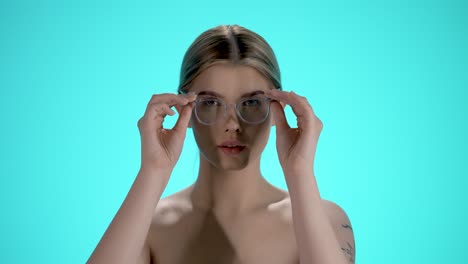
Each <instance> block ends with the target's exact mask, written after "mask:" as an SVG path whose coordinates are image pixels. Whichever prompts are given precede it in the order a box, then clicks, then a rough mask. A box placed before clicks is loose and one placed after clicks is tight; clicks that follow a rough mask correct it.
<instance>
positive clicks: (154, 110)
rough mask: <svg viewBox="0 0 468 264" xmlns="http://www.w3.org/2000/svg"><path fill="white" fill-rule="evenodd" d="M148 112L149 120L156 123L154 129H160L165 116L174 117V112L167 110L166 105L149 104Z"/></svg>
mask: <svg viewBox="0 0 468 264" xmlns="http://www.w3.org/2000/svg"><path fill="white" fill-rule="evenodd" d="M148 110H149V119H150V120H155V121H156V128H162V124H163V121H164V118H165V117H166V115H170V116H173V115H175V112H174V110H172V109H171V108H169V106H168V105H167V104H157V103H156V104H151V105H150V106H149V109H148Z"/></svg>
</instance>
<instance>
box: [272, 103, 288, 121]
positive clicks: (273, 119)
mask: <svg viewBox="0 0 468 264" xmlns="http://www.w3.org/2000/svg"><path fill="white" fill-rule="evenodd" d="M279 103H280V105H281V107H282V108H283V111H284V108H285V107H286V104H285V103H283V102H279ZM271 116H272V117H271V126H276V121H275V117H274V116H273V111H271Z"/></svg>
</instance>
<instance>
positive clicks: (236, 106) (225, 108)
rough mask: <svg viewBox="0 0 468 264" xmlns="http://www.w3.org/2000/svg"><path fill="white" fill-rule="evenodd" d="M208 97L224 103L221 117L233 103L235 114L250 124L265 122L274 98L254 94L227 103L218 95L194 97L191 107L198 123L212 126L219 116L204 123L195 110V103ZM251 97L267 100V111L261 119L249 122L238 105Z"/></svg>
mask: <svg viewBox="0 0 468 264" xmlns="http://www.w3.org/2000/svg"><path fill="white" fill-rule="evenodd" d="M208 98H211V99H215V100H217V101H219V102H221V103H222V105H224V111H223V117H226V115H227V110H228V109H227V107H228V106H229V107H231V105H234V106H235V110H236V114H237V116H238V117H239V118H240V119H241V120H242V121H244V122H246V123H248V124H251V125H258V124H260V123H263V122H265V120H266V119H267V118H268V116H269V115H270V111H271V110H270V106H271V102H272V101H274V100H273V99H271V98H268V97H265V96H257V95H254V96H251V97H247V98H243V99H241V100H239V101H238V102H237V103H230V104H229V103H226V101H224V100H223V99H221V98H219V97H216V96H212V95H209V96H204V98H197V99H195V101H194V104H195V105H194V107H193V112H194V113H195V117H196V118H197V120H198V122H200V123H201V124H203V125H207V126H212V125H214V124H216V123H217V121H218V118H219V117H217V118H216V120H215V121H214V122H213V123H206V122H203V121H202V120H201V119H200V117H199V116H198V112H197V105H198V103H200V102H202V101H206V99H208ZM252 98H258V99H260V100H263V101H268V108H267V113H266V115H265V118H263V119H262V120H261V121H258V122H249V121H247V120H245V119H244V118H243V117H242V115H241V114H240V111H239V105H240V103H243V102H245V101H247V100H251V99H252Z"/></svg>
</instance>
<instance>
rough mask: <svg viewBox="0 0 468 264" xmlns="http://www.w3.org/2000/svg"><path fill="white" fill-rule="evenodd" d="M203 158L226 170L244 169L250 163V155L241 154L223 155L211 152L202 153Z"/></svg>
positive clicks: (212, 164)
mask: <svg viewBox="0 0 468 264" xmlns="http://www.w3.org/2000/svg"><path fill="white" fill-rule="evenodd" d="M201 154H202V156H203V158H204V159H205V160H206V161H208V162H209V163H210V164H211V166H213V167H215V168H217V169H222V170H226V171H236V170H243V169H245V168H246V167H247V166H248V165H249V155H245V156H240V157H228V156H222V155H223V154H218V153H216V154H213V153H210V154H209V155H206V154H205V153H201Z"/></svg>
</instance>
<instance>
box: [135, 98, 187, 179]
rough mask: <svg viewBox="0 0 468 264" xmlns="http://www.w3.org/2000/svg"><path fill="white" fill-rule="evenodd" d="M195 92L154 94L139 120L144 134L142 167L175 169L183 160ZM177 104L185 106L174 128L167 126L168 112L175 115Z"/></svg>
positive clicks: (142, 140)
mask: <svg viewBox="0 0 468 264" xmlns="http://www.w3.org/2000/svg"><path fill="white" fill-rule="evenodd" d="M195 99H196V95H195V94H179V95H177V94H171V93H164V94H154V95H153V97H151V100H150V101H149V103H148V106H147V108H146V111H145V114H144V115H143V117H142V118H140V120H138V129H139V130H140V136H141V169H143V168H145V169H159V170H167V171H172V169H173V168H174V166H175V164H176V162H177V161H178V160H179V157H180V153H181V151H182V146H183V144H184V140H185V134H186V131H187V127H188V123H189V121H190V117H191V114H192V107H193V106H192V104H193V101H194V100H195ZM174 105H180V106H182V108H181V111H180V112H179V118H178V119H177V122H176V124H175V125H174V127H173V128H172V129H165V128H163V126H162V124H163V121H164V117H165V116H166V115H170V116H173V115H174V114H175V112H174V111H173V110H172V109H171V107H172V106H174Z"/></svg>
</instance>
